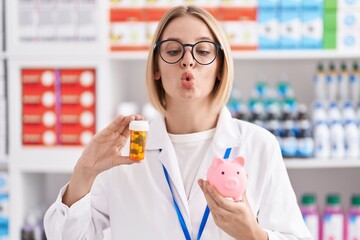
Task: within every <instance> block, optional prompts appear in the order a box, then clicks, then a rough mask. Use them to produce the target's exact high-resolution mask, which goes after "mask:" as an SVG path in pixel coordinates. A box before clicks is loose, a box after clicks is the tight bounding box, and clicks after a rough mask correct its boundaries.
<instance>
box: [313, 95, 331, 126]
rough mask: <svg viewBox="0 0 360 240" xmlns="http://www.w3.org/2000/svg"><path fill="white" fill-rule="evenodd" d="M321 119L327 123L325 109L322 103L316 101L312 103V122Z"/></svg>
mask: <svg viewBox="0 0 360 240" xmlns="http://www.w3.org/2000/svg"><path fill="white" fill-rule="evenodd" d="M319 121H323V122H325V123H327V121H328V114H327V111H326V110H325V107H324V104H323V103H321V102H319V101H317V102H315V103H314V105H313V109H312V122H313V125H315V123H316V122H319Z"/></svg>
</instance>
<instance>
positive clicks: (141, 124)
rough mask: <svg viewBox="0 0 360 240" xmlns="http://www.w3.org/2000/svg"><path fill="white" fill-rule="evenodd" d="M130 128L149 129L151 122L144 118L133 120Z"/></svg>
mask: <svg viewBox="0 0 360 240" xmlns="http://www.w3.org/2000/svg"><path fill="white" fill-rule="evenodd" d="M129 129H130V130H133V131H149V123H148V121H144V120H135V121H131V122H130V125H129Z"/></svg>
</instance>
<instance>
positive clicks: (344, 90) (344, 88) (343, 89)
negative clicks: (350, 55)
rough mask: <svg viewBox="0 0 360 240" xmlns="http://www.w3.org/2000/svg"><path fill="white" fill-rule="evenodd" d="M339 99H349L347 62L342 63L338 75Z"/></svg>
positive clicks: (343, 100) (342, 100)
mask: <svg viewBox="0 0 360 240" xmlns="http://www.w3.org/2000/svg"><path fill="white" fill-rule="evenodd" d="M338 86H339V100H340V101H341V102H345V101H347V100H348V99H349V72H348V69H347V67H346V64H345V63H341V66H340V73H339V75H338Z"/></svg>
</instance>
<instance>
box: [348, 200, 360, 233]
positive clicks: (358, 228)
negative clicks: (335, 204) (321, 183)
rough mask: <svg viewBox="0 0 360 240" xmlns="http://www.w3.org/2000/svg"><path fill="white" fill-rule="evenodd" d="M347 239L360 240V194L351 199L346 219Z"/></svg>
mask: <svg viewBox="0 0 360 240" xmlns="http://www.w3.org/2000/svg"><path fill="white" fill-rule="evenodd" d="M345 239H346V240H357V239H360V194H355V195H353V196H352V197H351V205H350V208H349V210H348V213H347V218H346V236H345Z"/></svg>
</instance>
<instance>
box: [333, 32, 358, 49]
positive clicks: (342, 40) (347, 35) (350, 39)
mask: <svg viewBox="0 0 360 240" xmlns="http://www.w3.org/2000/svg"><path fill="white" fill-rule="evenodd" d="M336 37H337V40H336V41H337V49H338V50H341V51H357V52H359V51H360V31H359V30H357V29H356V28H347V29H339V30H338V32H337V36H336Z"/></svg>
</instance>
